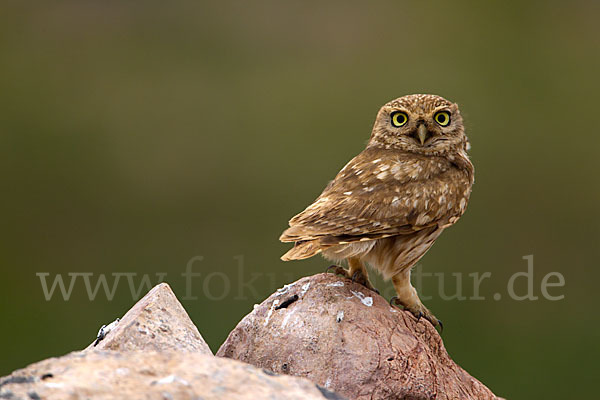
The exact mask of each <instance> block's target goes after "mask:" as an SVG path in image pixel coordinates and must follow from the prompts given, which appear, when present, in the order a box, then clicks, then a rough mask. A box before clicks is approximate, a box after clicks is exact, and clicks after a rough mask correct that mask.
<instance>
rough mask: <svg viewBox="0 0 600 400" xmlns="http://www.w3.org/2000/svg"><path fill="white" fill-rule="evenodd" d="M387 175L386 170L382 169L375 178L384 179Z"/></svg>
mask: <svg viewBox="0 0 600 400" xmlns="http://www.w3.org/2000/svg"><path fill="white" fill-rule="evenodd" d="M387 176H388V173H387V171H383V172H380V173H379V174H377V179H381V180H384V179H385V178H386V177H387Z"/></svg>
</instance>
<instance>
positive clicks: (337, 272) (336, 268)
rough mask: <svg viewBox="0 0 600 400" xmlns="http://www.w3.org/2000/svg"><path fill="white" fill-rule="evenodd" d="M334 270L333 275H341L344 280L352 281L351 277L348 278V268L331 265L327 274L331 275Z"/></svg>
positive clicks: (326, 271)
mask: <svg viewBox="0 0 600 400" xmlns="http://www.w3.org/2000/svg"><path fill="white" fill-rule="evenodd" d="M332 269H333V270H334V271H333V273H334V274H335V275H341V276H343V277H344V278H349V279H350V276H348V271H347V270H346V268H344V267H340V266H339V265H330V266H329V267H327V269H326V270H325V273H329V272H330V271H331V270H332Z"/></svg>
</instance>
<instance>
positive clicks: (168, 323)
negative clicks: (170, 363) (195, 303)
mask: <svg viewBox="0 0 600 400" xmlns="http://www.w3.org/2000/svg"><path fill="white" fill-rule="evenodd" d="M85 350H86V351H89V350H117V351H122V352H125V351H130V350H149V351H168V350H175V351H184V352H199V353H201V354H210V355H212V351H211V350H210V348H209V347H208V345H207V344H206V342H205V341H204V339H203V338H202V335H201V334H200V332H198V328H196V325H194V323H193V322H192V320H191V319H190V317H189V316H188V314H187V312H186V311H185V309H184V308H183V306H182V305H181V303H180V302H179V300H177V297H176V296H175V294H174V293H173V291H172V290H171V287H170V286H169V285H168V284H166V283H161V284H159V285H157V286H155V287H154V288H152V289H151V290H150V291H149V292H148V293H147V294H146V295H145V296H144V297H143V298H142V299H140V300H139V301H138V302H137V303H136V304H135V305H134V306H133V307H132V308H131V309H130V310H129V311H127V313H126V314H125V315H124V316H123V317H122V318H121V319H120V320H118V321H115V322H113V323H111V324H109V325H106V326H103V327H102V329H101V330H100V333H99V336H98V339H96V340H95V341H94V342H93V343H92V344H90V345H89V346H88V347H87V348H86V349H85Z"/></svg>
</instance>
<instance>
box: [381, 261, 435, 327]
mask: <svg viewBox="0 0 600 400" xmlns="http://www.w3.org/2000/svg"><path fill="white" fill-rule="evenodd" d="M410 270H411V269H410V268H406V269H405V270H403V271H401V272H399V273H397V274H396V275H394V276H393V277H392V284H393V285H394V289H396V293H397V295H398V296H395V297H392V299H391V300H390V304H392V303H393V302H394V303H395V304H396V305H402V306H404V309H405V310H408V311H410V312H411V313H412V314H413V315H414V316H415V317H417V319H420V318H421V317H425V319H426V320H428V321H429V322H431V324H432V325H433V326H434V327H437V326H440V329H441V328H442V321H440V320H439V319H437V318H436V317H435V315H433V314H432V313H431V311H429V310H428V309H427V307H425V306H424V305H423V303H422V302H421V299H419V295H418V294H417V291H416V290H415V288H414V287H413V285H412V284H411V283H410Z"/></svg>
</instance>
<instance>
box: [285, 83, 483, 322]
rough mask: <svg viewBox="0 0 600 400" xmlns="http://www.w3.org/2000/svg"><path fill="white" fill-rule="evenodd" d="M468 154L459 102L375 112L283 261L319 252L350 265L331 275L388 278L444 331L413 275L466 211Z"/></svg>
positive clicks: (297, 222) (419, 97) (431, 100)
mask: <svg viewBox="0 0 600 400" xmlns="http://www.w3.org/2000/svg"><path fill="white" fill-rule="evenodd" d="M468 148H469V142H468V139H467V136H466V135H465V130H464V127H463V123H462V118H461V116H460V112H459V110H458V106H457V105H456V104H454V103H451V102H449V101H448V100H446V99H444V98H442V97H439V96H434V95H426V94H416V95H410V96H404V97H400V98H398V99H396V100H392V101H390V102H389V103H387V104H385V105H384V106H383V107H382V108H381V109H380V110H379V113H378V114H377V118H376V119H375V125H374V127H373V132H372V133H371V138H370V139H369V142H368V144H367V148H366V149H365V150H363V151H362V152H361V153H360V154H359V155H357V156H356V157H354V158H353V159H352V160H350V162H349V163H348V164H346V166H345V167H344V168H342V170H341V171H340V172H339V173H338V174H337V176H336V177H335V179H334V180H333V181H331V182H330V183H329V185H327V187H326V188H325V190H324V191H323V193H321V195H320V196H319V197H318V198H317V199H316V200H315V202H314V203H312V204H311V205H310V206H308V207H307V208H306V209H305V210H304V211H302V212H301V213H300V214H298V215H296V216H295V217H294V218H292V219H291V220H290V222H289V224H290V227H289V228H288V229H287V230H285V232H283V234H282V235H281V237H280V240H281V241H282V242H295V245H294V247H293V248H292V249H291V250H290V251H288V252H287V253H285V254H284V255H283V256H282V257H281V259H282V260H284V261H287V260H301V259H305V258H308V257H312V256H314V255H315V254H317V253H322V255H323V256H324V257H326V258H328V259H331V260H334V261H342V260H347V263H348V269H345V268H342V267H336V268H335V269H336V272H337V273H339V274H342V275H344V276H346V277H348V278H350V279H352V280H354V281H357V282H360V283H362V284H363V285H365V286H366V287H367V288H369V289H371V290H375V289H374V288H373V286H372V285H371V282H370V281H369V278H368V275H367V270H366V268H365V263H368V264H369V265H370V266H371V267H373V268H375V269H376V270H377V271H379V272H380V273H381V274H382V275H383V277H384V278H385V279H390V278H391V279H392V283H393V285H394V288H395V289H396V293H397V296H395V297H394V298H393V300H395V303H396V304H398V305H402V306H404V308H405V309H406V310H408V311H410V312H411V313H412V314H413V315H415V316H416V317H417V318H420V317H421V316H423V317H425V318H426V319H427V320H429V321H430V322H431V323H432V324H433V325H434V326H438V325H440V326H441V322H440V321H439V320H438V319H437V318H436V317H435V316H434V315H433V314H432V313H431V312H430V311H429V310H428V309H427V308H426V307H425V306H424V305H423V303H421V300H420V299H419V296H418V295H417V292H416V290H415V288H414V287H413V286H412V285H411V283H410V271H411V268H412V267H413V266H414V265H415V264H416V262H417V261H419V259H420V258H421V257H423V255H424V254H425V253H426V252H427V250H429V248H430V247H431V246H432V245H433V242H434V241H435V240H436V239H437V237H438V236H439V235H440V234H441V233H442V231H443V230H444V229H446V228H447V227H449V226H450V225H453V224H454V223H455V222H456V221H458V219H459V218H460V216H461V215H462V214H463V213H464V212H465V208H466V207H467V202H468V200H469V195H470V194H471V186H472V185H473V165H472V164H471V162H470V161H469V157H468V155H467V150H468Z"/></svg>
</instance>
